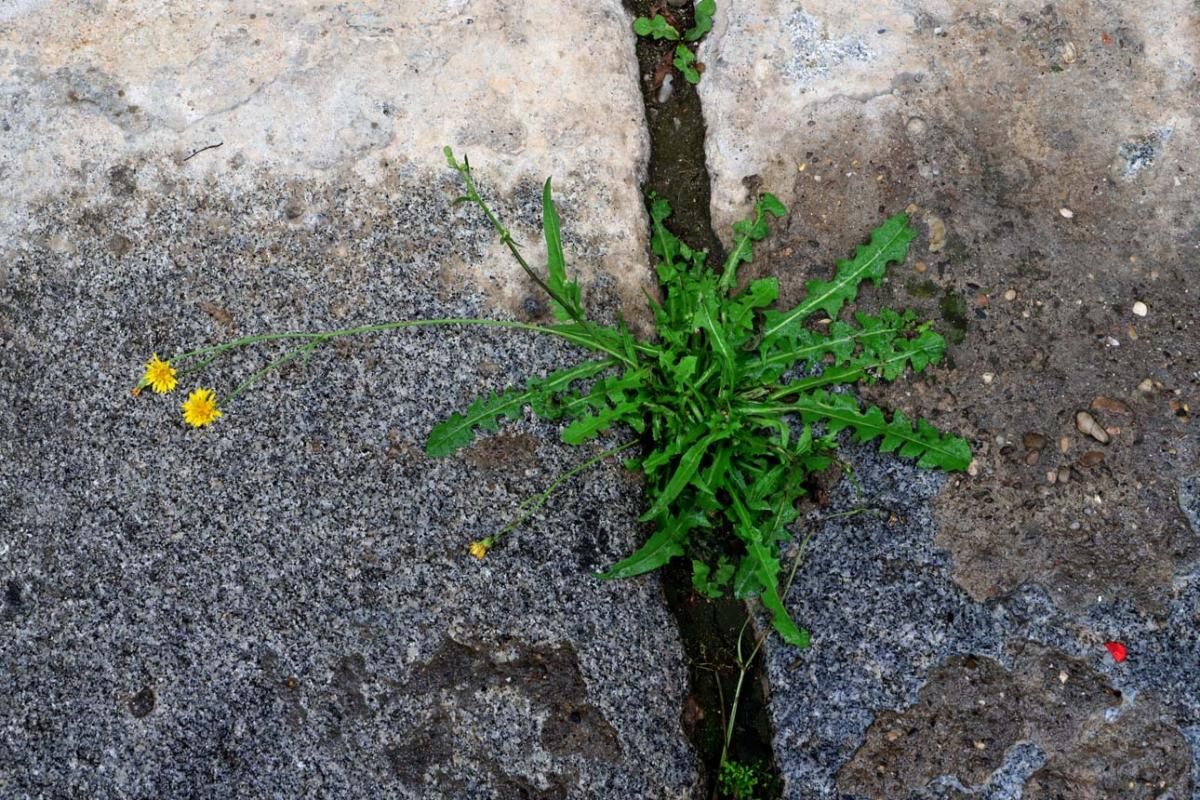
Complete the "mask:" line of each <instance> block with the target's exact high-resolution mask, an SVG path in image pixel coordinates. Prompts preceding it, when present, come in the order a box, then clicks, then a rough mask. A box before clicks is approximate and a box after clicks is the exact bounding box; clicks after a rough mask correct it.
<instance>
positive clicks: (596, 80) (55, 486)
mask: <svg viewBox="0 0 1200 800" xmlns="http://www.w3.org/2000/svg"><path fill="white" fill-rule="evenodd" d="M628 24H629V22H628V19H627V17H626V16H625V14H624V12H623V10H622V9H621V7H620V4H619V3H616V2H603V3H586V4H585V3H568V4H565V5H564V4H561V3H554V4H551V3H525V4H521V5H519V6H514V5H512V4H507V3H491V2H481V3H472V2H448V3H441V4H435V5H434V6H430V5H428V4H413V3H408V4H400V5H399V6H397V5H396V4H373V3H354V4H349V5H344V4H339V5H321V4H316V3H313V4H302V5H297V4H289V5H284V6H277V7H275V8H273V9H272V7H271V6H269V5H268V6H262V5H261V4H250V3H232V4H221V5H220V6H201V7H196V6H194V5H187V6H184V5H180V4H175V3H139V4H133V5H130V4H125V5H119V6H117V5H104V4H101V5H96V4H79V3H67V2H49V3H20V4H16V5H10V6H8V7H7V8H6V9H4V10H3V11H2V12H0V52H2V53H3V57H2V58H0V97H3V109H2V110H0V119H2V120H3V130H4V132H3V134H0V137H2V138H0V171H2V172H3V182H2V185H3V189H2V190H0V191H2V192H3V198H4V199H3V202H0V206H2V208H3V212H2V214H3V235H2V237H0V239H2V242H3V244H2V245H0V250H2V252H3V253H4V257H3V259H0V260H2V262H3V267H2V269H0V332H2V333H0V397H2V402H0V589H2V593H0V597H2V599H0V796H3V797H5V798H36V797H47V798H48V797H97V798H98V797H113V798H115V797H130V798H134V797H145V798H150V797H154V798H161V797H195V798H205V797H211V798H229V797H246V798H251V797H412V798H428V797H456V798H459V797H461V798H468V797H469V798H477V797H497V798H509V797H544V798H550V797H579V798H583V797H587V798H593V797H611V798H628V797H651V796H653V797H687V796H692V795H693V788H694V786H695V784H696V781H697V779H698V772H697V765H696V763H695V756H694V753H693V751H692V749H691V747H690V745H689V744H688V743H687V742H686V741H685V740H684V738H683V736H682V733H681V730H680V725H679V715H680V709H681V707H682V702H683V695H684V692H685V690H686V680H687V678H686V670H685V665H684V663H683V660H682V656H681V654H680V649H679V644H678V638H677V634H676V632H675V629H674V626H673V624H672V621H671V619H670V617H669V615H668V614H667V612H666V610H665V608H664V605H663V600H662V595H661V591H660V587H659V585H658V582H657V580H656V578H654V577H649V578H645V579H642V580H637V581H632V582H625V583H621V584H619V585H612V584H607V583H601V582H599V581H596V580H594V579H592V577H591V572H592V571H594V570H596V569H599V568H601V567H603V566H605V565H606V564H609V563H611V562H612V561H613V560H615V559H617V558H619V557H621V556H623V555H624V554H625V553H627V552H628V551H629V550H630V549H631V548H632V547H634V546H635V545H636V543H637V542H636V540H637V537H638V536H639V526H638V525H637V524H636V516H637V514H638V507H639V503H640V492H639V490H638V485H637V483H636V482H631V481H630V480H629V478H628V476H627V475H626V473H625V472H624V471H623V470H622V469H621V468H620V467H619V466H616V465H611V464H610V465H607V466H604V467H601V468H599V469H597V470H595V471H594V472H592V473H590V474H588V475H586V476H584V477H582V478H580V479H579V480H577V481H574V482H572V483H571V484H570V486H568V487H567V488H565V489H564V490H563V491H562V492H561V493H559V494H558V495H557V496H555V498H554V499H553V500H552V501H551V502H550V504H549V505H548V506H547V508H546V509H545V510H544V511H543V512H541V513H539V514H538V515H537V516H536V517H535V518H534V520H532V521H531V522H530V523H529V524H528V525H526V526H524V527H522V528H521V529H520V530H519V531H518V532H517V533H515V534H514V535H513V536H512V537H511V538H510V539H508V540H506V541H505V543H504V545H503V546H502V547H501V548H499V549H497V550H496V551H494V552H493V553H491V554H490V555H488V556H487V558H486V559H484V560H483V561H477V560H475V559H474V558H471V557H470V556H469V555H468V553H467V545H468V543H469V542H471V541H472V540H474V539H478V538H481V537H482V536H484V535H486V534H488V533H490V532H493V531H495V530H496V529H497V528H498V527H500V526H502V525H504V524H505V523H506V522H507V521H508V520H509V519H510V518H511V517H512V515H513V513H514V511H515V509H516V504H517V503H518V502H519V501H521V500H523V499H525V498H526V497H528V496H529V495H531V494H533V493H536V492H538V491H540V490H541V489H542V488H544V487H545V486H546V485H547V484H548V483H549V482H550V481H551V480H552V479H553V478H554V477H555V476H556V475H557V474H558V473H560V472H561V471H563V470H565V469H568V468H570V467H571V466H573V465H574V464H576V463H578V462H579V461H581V460H583V459H586V458H587V457H588V456H589V455H590V454H591V453H592V452H593V451H591V450H589V451H587V452H582V451H579V452H576V451H575V450H574V449H571V448H567V447H566V446H563V445H560V444H559V443H558V441H557V429H556V428H555V427H554V426H553V425H543V424H535V423H533V422H531V421H528V420H525V421H518V422H515V423H512V424H511V425H509V426H507V427H506V429H505V432H504V433H502V434H501V435H499V436H498V437H495V438H492V439H490V440H488V441H487V442H485V443H483V444H480V445H479V446H477V447H475V448H474V449H471V450H468V451H466V452H465V453H464V454H462V455H460V456H458V457H454V458H450V459H445V460H431V459H429V458H427V457H425V455H424V454H423V448H424V440H425V436H426V435H427V433H428V431H429V430H430V428H431V427H432V426H433V425H434V424H435V423H436V422H438V421H439V420H440V419H442V418H444V417H446V416H448V415H449V414H450V413H451V412H453V411H455V410H460V409H462V408H464V407H465V405H466V404H467V403H468V402H469V401H470V400H471V399H472V398H473V397H474V396H475V395H476V394H478V393H480V392H483V391H487V390H495V389H500V388H503V387H505V386H507V385H510V384H512V383H515V382H518V381H520V380H523V379H524V378H525V377H527V376H530V375H538V374H544V373H545V372H546V371H548V370H550V369H553V368H556V367H559V366H563V365H566V364H568V363H572V362H573V360H574V359H576V358H577V357H578V353H576V352H574V351H572V350H571V349H570V348H569V347H565V346H561V345H558V344H556V343H554V342H551V341H548V340H544V339H536V338H533V337H531V336H530V335H526V334H516V335H513V334H509V333H505V332H495V331H485V330H481V329H471V330H465V329H444V330H436V331H434V330H424V331H409V332H403V333H398V334H391V335H387V336H377V337H373V338H364V339H354V340H343V341H342V342H340V343H339V344H337V345H336V346H334V345H331V346H329V347H327V348H325V349H324V350H321V351H318V352H317V353H316V354H315V355H314V357H313V358H312V360H311V361H310V362H309V363H308V365H307V367H306V368H299V367H296V368H290V369H287V370H285V371H284V372H282V373H280V374H278V375H276V376H273V377H271V378H270V379H268V380H267V381H266V382H265V383H264V384H263V385H262V386H261V387H259V388H256V389H254V390H252V391H251V392H250V393H249V394H247V395H245V396H244V397H242V398H240V399H238V400H237V401H236V402H234V403H232V404H230V405H228V406H226V407H225V408H224V413H225V416H224V417H223V418H221V419H220V420H219V421H218V422H217V423H216V424H215V425H214V426H213V427H211V428H209V429H204V430H199V431H197V430H191V429H188V428H186V427H185V426H184V425H183V423H182V419H181V416H180V411H179V405H180V403H181V401H182V400H183V397H182V396H181V393H180V392H176V393H175V394H172V395H167V396H165V397H159V396H155V395H152V394H150V393H149V392H146V393H144V394H143V395H142V396H141V397H138V398H134V397H131V396H130V392H129V390H130V388H131V387H132V386H133V385H134V383H135V382H136V381H137V380H138V378H139V376H140V372H141V367H142V364H143V363H144V362H145V360H146V359H147V358H148V357H149V355H150V354H151V353H153V352H157V353H159V354H160V355H163V356H165V355H167V354H168V353H170V352H173V351H181V350H183V349H186V348H188V347H191V346H195V345H200V344H206V343H213V342H218V341H222V340H225V339H227V338H230V337H232V336H235V335H246V334H252V333H257V332H265V331H277V330H288V329H327V328H331V327H345V326H349V325H354V324H359V323H367V322H377V321H383V320H389V319H397V318H416V317H432V316H462V315H468V316H470V315H481V316H492V317H501V318H513V317H514V315H517V316H519V317H520V318H521V319H537V318H540V315H543V314H544V313H545V306H544V304H543V305H539V304H538V303H536V302H534V301H533V300H532V299H531V298H532V297H533V296H534V292H533V287H532V286H531V285H529V284H528V283H527V282H525V281H524V280H522V279H520V278H518V277H516V275H517V274H518V273H516V272H514V270H513V268H512V265H510V264H509V263H508V261H507V260H506V258H504V257H503V254H502V253H501V252H500V251H499V249H498V248H497V247H496V246H495V245H494V237H493V235H492V234H491V232H490V231H489V230H488V229H487V227H486V224H485V223H484V221H483V219H482V217H481V216H480V215H479V214H478V213H477V212H474V211H472V210H470V209H462V208H460V209H457V210H454V209H452V208H451V206H450V201H451V200H452V199H453V197H454V196H455V194H456V193H457V190H458V187H457V186H456V183H455V179H454V176H453V175H452V174H451V173H450V172H449V171H448V169H447V168H446V166H445V162H444V159H443V157H442V155H441V146H442V145H443V144H451V145H454V146H455V147H456V149H457V150H459V151H460V152H462V151H466V152H469V153H470V155H471V157H472V162H473V163H474V164H476V165H477V168H478V170H479V174H480V180H481V182H482V183H483V184H484V185H485V188H486V191H487V192H488V193H489V194H490V196H491V197H492V198H493V199H494V201H495V205H496V207H497V210H498V211H500V212H501V213H502V214H503V215H505V216H506V218H507V219H508V220H509V221H510V222H511V224H512V226H513V229H514V232H515V233H516V234H517V235H518V237H519V238H521V239H522V240H524V241H527V242H530V243H535V242H536V241H537V240H538V236H537V230H538V227H537V226H538V224H539V221H540V188H541V181H542V180H543V179H544V178H545V177H546V176H547V175H549V174H553V175H554V176H555V179H556V186H557V188H558V191H559V196H560V198H561V211H562V214H563V217H564V219H565V225H566V231H567V249H568V253H569V256H570V258H571V260H572V265H573V266H574V267H576V268H578V269H579V270H580V271H581V272H582V273H583V275H584V276H585V278H584V284H585V299H586V300H587V301H588V302H589V303H590V304H591V305H592V307H594V308H596V309H598V311H599V313H600V314H601V315H603V316H606V317H608V318H611V317H612V315H613V313H614V311H615V310H616V309H617V308H619V307H620V306H621V305H622V304H623V302H624V301H625V299H626V298H627V297H628V296H629V295H630V294H631V293H634V292H635V291H637V290H639V289H640V286H641V285H642V283H643V282H644V281H645V279H646V278H647V277H648V273H646V272H645V271H644V270H643V268H642V265H643V264H644V257H643V249H644V243H645V219H644V215H643V212H642V210H641V200H640V197H639V194H638V188H637V187H638V182H639V176H640V175H641V174H642V172H643V170H644V164H643V161H644V158H645V150H646V144H645V134H644V132H643V126H642V124H641V120H642V110H641V101H640V96H639V94H638V89H637V85H636V77H635V69H634V67H633V66H632V65H633V57H632V47H633V44H632V37H631V36H630V35H629V34H628V31H627V26H628ZM580 76H586V80H581V79H580ZM217 143H220V147H211V146H212V145H215V144H217ZM204 148H211V149H204ZM529 253H530V255H531V256H534V257H536V256H537V247H536V245H533V246H531V247H530V248H529ZM278 352H279V351H278V350H271V349H269V348H268V349H266V350H255V351H242V352H240V353H239V354H238V355H236V356H233V357H230V358H229V359H227V360H223V361H221V362H219V363H217V364H215V365H214V366H213V367H212V368H211V370H210V371H208V372H206V373H205V374H204V375H203V376H188V377H187V378H186V379H185V380H184V381H183V382H182V385H181V387H180V390H181V391H187V390H188V389H190V388H192V387H193V386H195V385H204V386H213V387H215V388H216V389H217V392H218V394H219V395H221V394H223V393H227V392H228V391H229V390H230V389H231V388H232V387H233V386H234V385H235V383H236V381H238V380H240V379H241V378H242V377H244V376H245V375H247V374H248V373H249V372H251V371H252V370H254V369H256V368H257V367H259V366H261V365H262V364H263V363H265V361H266V360H267V359H268V358H270V357H271V356H272V355H274V354H277V353H278Z"/></svg>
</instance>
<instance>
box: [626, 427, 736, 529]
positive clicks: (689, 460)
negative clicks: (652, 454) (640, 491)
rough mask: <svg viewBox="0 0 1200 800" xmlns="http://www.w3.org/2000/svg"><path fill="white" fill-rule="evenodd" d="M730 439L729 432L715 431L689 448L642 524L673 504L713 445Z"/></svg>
mask: <svg viewBox="0 0 1200 800" xmlns="http://www.w3.org/2000/svg"><path fill="white" fill-rule="evenodd" d="M728 437H729V433H728V432H727V431H714V432H713V433H710V434H709V435H708V436H705V437H704V438H703V439H701V440H700V441H698V442H696V443H695V444H694V445H692V446H691V447H690V448H688V451H687V452H686V453H684V454H683V457H682V458H680V459H679V466H678V467H676V469H675V474H674V475H672V476H671V480H669V481H668V482H667V485H666V486H664V487H663V489H662V491H661V492H659V493H658V496H657V497H655V498H654V505H652V506H651V507H650V510H649V511H647V512H646V513H645V514H643V515H642V516H641V520H642V522H645V521H646V520H648V519H654V518H655V517H657V516H658V515H659V514H661V513H663V512H664V511H665V510H666V509H667V507H668V506H669V505H670V504H671V501H672V500H674V499H675V498H676V496H678V494H679V493H680V492H682V491H683V488H684V487H685V486H687V485H688V483H690V482H691V480H692V478H693V476H695V474H696V470H697V469H699V468H700V462H701V460H702V459H703V458H704V455H705V453H707V452H708V448H709V447H710V446H712V445H713V443H715V442H719V441H720V440H722V439H726V438H728Z"/></svg>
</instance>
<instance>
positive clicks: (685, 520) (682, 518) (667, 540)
mask: <svg viewBox="0 0 1200 800" xmlns="http://www.w3.org/2000/svg"><path fill="white" fill-rule="evenodd" d="M708 524H709V523H708V519H707V518H706V517H705V516H704V514H702V513H700V512H698V511H692V512H684V513H682V514H680V515H679V516H666V517H665V518H664V519H663V521H662V524H661V526H660V527H659V528H658V530H656V531H655V532H654V533H653V534H652V535H651V536H650V538H649V539H647V540H646V543H645V544H643V545H642V546H641V547H639V548H638V549H637V550H636V551H635V552H634V553H633V555H631V556H628V557H627V558H623V559H621V560H620V561H618V562H617V563H616V564H613V565H612V566H611V567H609V568H608V570H607V571H605V572H602V573H598V574H597V576H596V577H598V578H603V579H604V580H617V579H620V578H632V577H633V576H635V575H641V574H642V573H644V572H650V571H651V570H654V569H658V568H659V567H661V566H662V565H663V564H666V563H667V562H668V561H670V560H671V559H672V558H675V557H676V556H681V555H683V546H684V544H685V543H686V542H687V537H688V533H689V531H691V530H692V529H693V528H699V527H708Z"/></svg>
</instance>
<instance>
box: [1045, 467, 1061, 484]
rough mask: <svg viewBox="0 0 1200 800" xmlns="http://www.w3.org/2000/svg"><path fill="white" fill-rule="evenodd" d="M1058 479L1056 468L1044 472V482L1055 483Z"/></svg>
mask: <svg viewBox="0 0 1200 800" xmlns="http://www.w3.org/2000/svg"><path fill="white" fill-rule="evenodd" d="M1057 480H1058V470H1056V469H1052V470H1050V471H1049V472H1047V473H1046V483H1055V482H1056V481H1057Z"/></svg>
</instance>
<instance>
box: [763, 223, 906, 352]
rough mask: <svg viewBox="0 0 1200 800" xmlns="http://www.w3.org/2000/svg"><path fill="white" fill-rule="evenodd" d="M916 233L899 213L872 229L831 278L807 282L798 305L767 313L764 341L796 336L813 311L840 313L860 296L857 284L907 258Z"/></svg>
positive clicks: (871, 278)
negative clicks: (804, 294) (790, 334)
mask: <svg viewBox="0 0 1200 800" xmlns="http://www.w3.org/2000/svg"><path fill="white" fill-rule="evenodd" d="M913 236H915V233H914V232H913V229H912V228H911V227H909V224H908V216H907V215H906V214H897V215H895V216H894V217H892V218H891V219H889V220H888V221H887V222H885V223H883V224H882V225H880V226H879V227H878V228H876V229H875V230H874V231H872V232H871V240H870V241H869V242H868V243H867V244H863V245H859V246H858V249H857V250H856V251H855V254H854V258H853V259H850V260H843V261H839V262H838V264H837V273H836V275H835V276H834V279H833V280H832V281H819V280H813V281H809V282H808V283H807V284H806V288H807V291H808V294H807V295H806V296H805V298H804V300H803V301H801V303H800V304H799V305H797V306H796V307H795V308H793V309H791V310H790V311H787V312H785V313H782V314H781V313H778V312H774V313H768V314H767V320H766V324H765V327H764V328H763V341H764V343H765V344H770V343H771V341H772V340H773V339H775V338H776V337H779V336H781V335H787V333H788V332H789V331H791V333H792V334H793V335H794V334H795V332H796V331H797V330H798V329H799V325H800V324H801V323H803V322H804V320H806V319H807V318H808V317H809V316H811V315H812V313H813V312H814V311H817V310H822V311H824V312H825V313H826V314H828V315H829V316H831V317H833V316H837V312H838V310H839V309H841V307H842V306H843V305H844V304H846V303H849V302H852V301H853V300H854V299H855V298H856V297H857V296H858V287H859V285H860V284H861V283H862V282H863V281H865V280H873V281H876V282H878V281H879V279H880V278H882V277H883V274H884V272H885V271H886V269H887V265H888V264H890V263H901V262H903V261H904V259H905V258H907V257H908V244H909V242H911V241H912V239H913Z"/></svg>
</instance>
